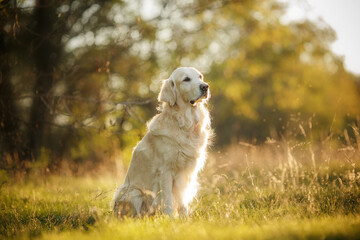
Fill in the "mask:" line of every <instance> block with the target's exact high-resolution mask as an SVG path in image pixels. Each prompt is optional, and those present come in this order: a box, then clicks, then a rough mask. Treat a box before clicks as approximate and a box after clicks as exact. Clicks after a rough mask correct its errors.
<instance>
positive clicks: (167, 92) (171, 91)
mask: <svg viewBox="0 0 360 240" xmlns="http://www.w3.org/2000/svg"><path fill="white" fill-rule="evenodd" d="M158 100H159V102H167V103H169V104H170V106H174V104H175V102H176V86H175V83H174V81H173V80H172V79H167V80H163V83H162V86H161V90H160V93H159V96H158Z"/></svg>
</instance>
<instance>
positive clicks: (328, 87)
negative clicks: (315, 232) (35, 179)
mask: <svg viewBox="0 0 360 240" xmlns="http://www.w3.org/2000/svg"><path fill="white" fill-rule="evenodd" d="M298 2H300V1H298ZM304 2H306V1H304ZM287 6H288V2H287V1H275V0H255V1H253V0H251V1H250V0H239V1H236V0H227V1H218V0H194V1H163V0H151V1H135V0H134V1H121V0H110V1H100V0H89V1H79V0H61V1H60V0H58V1H55V0H33V1H25V0H23V1H11V0H8V1H6V0H1V1H0V16H1V17H0V64H1V75H0V168H1V169H2V172H3V174H4V173H5V172H6V174H10V175H18V176H22V175H26V174H27V173H29V172H31V171H33V170H36V171H38V172H39V173H40V174H45V175H46V174H52V173H58V172H68V173H71V174H75V175H76V174H77V175H84V174H87V173H93V174H96V173H102V172H106V171H107V172H112V173H116V172H118V171H119V169H126V167H127V165H128V163H129V161H130V158H131V151H132V149H133V147H134V146H135V145H136V143H137V142H138V141H139V140H140V139H141V138H142V137H143V136H144V134H145V133H146V124H145V123H146V121H148V120H149V119H150V118H151V117H152V116H153V115H154V114H156V106H157V104H158V103H157V101H156V97H157V94H158V92H159V89H160V83H161V80H163V79H166V78H167V77H168V76H169V75H170V74H171V72H172V71H173V70H174V69H175V68H177V67H179V66H193V67H196V68H198V69H199V70H200V71H201V72H203V73H204V75H205V81H207V82H209V84H210V87H211V92H212V99H211V101H210V103H209V109H210V111H211V115H212V126H213V128H214V130H215V136H216V137H215V138H214V143H213V146H212V148H211V150H210V152H214V153H220V152H221V149H224V148H228V147H229V146H235V145H236V146H237V145H239V143H240V145H242V146H250V147H255V146H261V145H264V144H271V143H274V142H279V141H285V140H286V141H297V140H299V141H301V142H303V143H306V142H307V141H311V143H312V146H316V145H321V144H322V143H324V142H326V144H329V145H330V144H335V145H337V146H342V145H346V146H356V145H358V149H360V137H359V134H358V133H359V131H358V128H359V126H360V104H359V103H360V77H359V76H356V75H354V74H352V73H351V72H349V71H347V70H346V69H345V68H344V62H343V58H341V57H339V56H337V55H336V54H334V53H333V52H332V51H331V49H330V44H331V43H332V42H333V41H334V40H335V39H336V34H335V32H334V30H333V29H332V28H331V27H330V26H329V25H327V24H326V23H325V22H324V21H310V20H306V19H303V20H301V21H284V20H283V17H284V15H285V14H286V13H287ZM311 151H312V152H313V150H311ZM314 151H316V149H315V150H314ZM319 151H320V150H319Z"/></svg>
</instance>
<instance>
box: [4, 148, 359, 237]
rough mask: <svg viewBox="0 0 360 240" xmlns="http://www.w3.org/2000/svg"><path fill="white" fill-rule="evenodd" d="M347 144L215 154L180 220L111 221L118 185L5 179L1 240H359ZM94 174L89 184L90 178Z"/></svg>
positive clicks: (103, 178)
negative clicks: (188, 215)
mask: <svg viewBox="0 0 360 240" xmlns="http://www.w3.org/2000/svg"><path fill="white" fill-rule="evenodd" d="M359 164H360V151H359V150H358V149H357V148H356V147H355V146H354V147H352V146H347V147H335V146H331V144H328V145H327V147H326V148H325V147H324V146H322V147H321V146H318V147H313V146H311V145H310V144H307V143H302V144H290V143H276V142H275V143H272V144H269V145H265V146H262V147H256V146H252V145H248V144H244V143H240V144H236V145H233V146H231V147H229V148H227V149H226V150H224V151H222V152H220V151H219V152H215V151H213V152H212V153H211V154H210V156H209V160H208V163H207V165H206V167H205V169H204V170H203V172H202V173H201V175H200V177H199V182H200V186H201V187H200V190H199V192H198V194H197V199H196V200H194V201H193V203H192V205H191V209H192V212H191V216H190V217H189V218H187V219H179V218H176V217H175V218H170V217H166V216H156V217H152V218H145V219H124V220H116V219H114V218H113V216H112V213H111V212H110V209H109V202H110V200H111V198H112V195H113V193H114V191H115V188H116V185H117V184H121V183H122V179H121V177H117V178H116V177H115V176H112V175H111V174H108V175H106V174H100V175H99V174H97V175H93V176H92V177H75V176H69V177H66V176H59V175H57V176H37V175H36V174H34V175H32V176H29V177H26V178H22V179H20V180H16V181H15V180H13V179H8V180H6V181H5V180H3V183H2V185H1V193H0V238H3V239H11V238H13V239H29V238H32V239H77V240H80V239H115V238H116V239H360V188H359V187H360V168H359ZM95 176H96V177H95Z"/></svg>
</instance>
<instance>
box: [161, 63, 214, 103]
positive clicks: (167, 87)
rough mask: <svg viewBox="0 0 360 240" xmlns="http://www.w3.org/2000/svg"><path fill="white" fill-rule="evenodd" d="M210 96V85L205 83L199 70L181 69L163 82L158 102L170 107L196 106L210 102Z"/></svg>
mask: <svg viewBox="0 0 360 240" xmlns="http://www.w3.org/2000/svg"><path fill="white" fill-rule="evenodd" d="M210 96H211V95H210V90H209V85H208V84H207V83H205V82H204V81H203V75H202V74H201V73H200V72H199V71H198V70H197V69H195V68H192V67H180V68H178V69H176V70H175V71H174V72H173V73H172V74H171V76H170V78H169V79H167V80H164V81H163V84H162V87H161V90H160V93H159V97H158V100H159V101H160V102H167V103H169V105H170V106H174V105H175V104H176V103H179V104H180V103H184V104H190V105H195V104H196V103H197V102H202V101H203V100H209V99H210Z"/></svg>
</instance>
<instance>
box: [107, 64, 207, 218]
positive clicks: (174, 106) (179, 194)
mask: <svg viewBox="0 0 360 240" xmlns="http://www.w3.org/2000/svg"><path fill="white" fill-rule="evenodd" d="M186 78H189V79H190V81H189V79H186ZM202 78H203V76H202V74H201V73H200V72H199V71H198V70H196V69H195V68H185V67H182V68H178V69H176V70H175V71H174V72H173V73H172V74H171V76H170V78H169V79H167V80H164V81H163V84H162V88H161V91H160V93H159V97H158V100H159V101H160V102H162V105H161V106H160V109H159V110H160V113H159V114H157V115H156V116H155V117H153V118H152V119H151V120H150V122H149V123H148V126H147V127H148V132H147V134H146V135H145V136H144V138H143V139H142V140H141V141H140V142H139V143H138V145H137V146H136V147H135V149H134V151H133V156H132V160H131V163H130V167H129V169H128V172H127V175H126V178H125V182H124V184H123V185H122V186H120V187H119V188H118V189H117V191H116V193H115V196H114V198H113V201H112V206H113V211H114V215H115V216H143V215H151V214H154V213H156V212H163V213H165V214H168V215H173V214H174V212H178V213H179V214H180V215H187V214H188V203H189V202H190V201H191V200H192V199H193V198H194V196H195V194H196V188H197V182H196V177H197V174H198V171H199V170H200V169H201V168H202V167H203V166H204V162H205V157H206V146H207V144H208V138H209V133H210V118H209V113H208V111H207V109H206V106H205V103H206V101H207V100H208V99H209V97H210V91H209V90H208V91H207V92H204V90H201V87H202V88H204V87H205V86H207V84H206V83H204V82H203V80H202Z"/></svg>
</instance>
